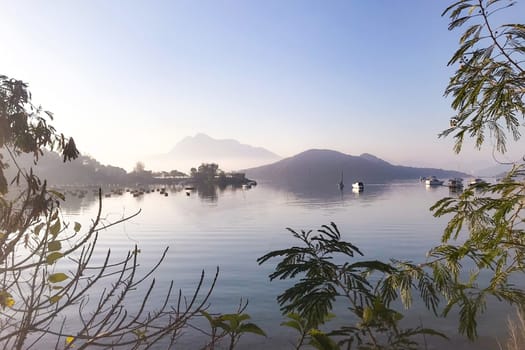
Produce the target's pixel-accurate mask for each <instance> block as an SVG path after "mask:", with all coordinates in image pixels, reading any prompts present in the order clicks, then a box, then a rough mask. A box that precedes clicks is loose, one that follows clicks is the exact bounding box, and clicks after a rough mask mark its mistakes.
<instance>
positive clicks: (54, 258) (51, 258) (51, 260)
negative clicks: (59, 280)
mask: <svg viewBox="0 0 525 350" xmlns="http://www.w3.org/2000/svg"><path fill="white" fill-rule="evenodd" d="M63 256H64V254H62V253H60V252H53V253H51V254H49V255H48V256H47V258H46V262H47V264H48V265H53V264H54V263H55V261H57V260H58V259H60V258H61V257H63ZM51 282H52V281H51ZM52 283H53V282H52Z"/></svg>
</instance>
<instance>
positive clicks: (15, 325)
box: [0, 76, 249, 349]
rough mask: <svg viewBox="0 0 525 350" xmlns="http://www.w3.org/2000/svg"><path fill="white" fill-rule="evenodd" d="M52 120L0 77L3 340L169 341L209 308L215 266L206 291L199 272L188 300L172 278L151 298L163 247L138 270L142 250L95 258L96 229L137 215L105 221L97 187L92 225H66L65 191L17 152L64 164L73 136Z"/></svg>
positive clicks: (19, 344)
mask: <svg viewBox="0 0 525 350" xmlns="http://www.w3.org/2000/svg"><path fill="white" fill-rule="evenodd" d="M48 119H49V120H51V119H52V115H51V113H49V112H43V110H42V109H41V108H40V107H35V106H33V105H32V104H31V99H30V93H29V91H28V90H27V85H26V84H25V83H23V82H21V81H18V80H14V79H9V78H7V77H5V76H0V347H2V348H4V349H25V348H30V347H34V346H35V345H37V344H38V345H37V346H39V347H45V348H49V347H52V346H53V345H54V347H55V348H57V349H59V348H60V349H62V348H64V347H65V348H66V349H69V348H73V347H74V348H76V349H84V348H87V347H97V348H112V349H113V348H118V347H120V348H125V349H130V348H134V349H139V348H150V347H152V346H154V345H155V344H158V343H159V342H162V344H163V346H164V347H166V348H170V347H172V346H173V345H174V343H175V341H176V340H177V339H178V337H179V336H180V332H181V330H182V329H183V328H184V327H186V326H187V325H188V322H189V321H190V320H191V319H192V318H194V317H196V316H198V315H200V312H201V311H202V310H205V309H206V308H207V301H208V298H209V296H210V294H211V292H212V290H213V287H214V285H215V281H216V279H217V276H218V269H217V272H216V274H215V278H214V279H213V280H212V282H211V286H210V287H209V288H208V290H203V289H204V288H203V283H204V272H203V273H202V274H201V277H200V280H199V282H198V284H197V286H196V288H195V290H194V293H193V295H191V296H190V297H189V298H184V297H183V296H182V294H181V293H180V292H179V294H178V296H177V295H173V294H174V293H173V283H171V284H170V285H169V287H168V288H167V290H166V291H165V292H164V293H163V296H162V295H161V299H159V300H157V302H155V303H154V304H153V300H152V299H153V297H152V296H153V295H154V294H153V293H154V287H155V279H154V278H153V274H154V273H155V271H156V269H157V268H158V266H159V265H160V263H161V262H162V261H163V260H164V257H165V255H166V252H167V248H166V250H164V252H163V253H162V254H161V255H160V258H159V261H158V262H157V264H155V265H154V266H153V267H151V268H150V269H149V270H142V271H143V272H142V275H139V269H138V266H139V265H138V261H137V256H138V252H139V249H138V247H135V248H134V249H133V250H132V251H129V252H128V254H127V255H126V256H125V257H124V258H120V259H115V258H114V257H113V256H112V254H111V251H108V252H107V254H106V255H105V257H104V259H103V260H102V261H101V262H97V263H95V262H93V261H92V258H93V256H94V252H95V248H96V244H97V238H98V233H99V231H100V230H103V229H106V228H108V227H111V226H112V225H115V224H118V223H120V222H122V221H125V220H128V219H130V218H132V217H133V216H135V215H138V212H137V213H136V214H134V215H132V216H131V217H128V218H124V219H122V220H120V221H117V222H114V223H108V224H106V225H105V226H102V225H101V223H100V218H101V212H102V194H101V192H100V191H99V210H98V213H97V216H96V217H95V218H94V219H93V221H92V223H91V226H90V227H87V228H82V226H81V225H80V224H79V223H74V224H73V225H71V226H70V225H69V224H68V223H66V222H64V220H63V218H62V215H61V211H60V202H61V201H63V200H64V196H63V195H62V194H61V193H59V192H56V191H51V190H48V188H47V184H46V181H42V180H40V179H39V178H38V177H37V176H35V175H34V174H33V172H32V170H31V169H29V170H24V169H22V168H21V167H19V165H18V162H17V158H18V156H20V155H21V154H31V155H32V156H33V159H34V162H35V163H36V162H37V161H38V160H39V157H40V156H42V155H43V154H44V149H46V148H53V147H56V148H58V149H59V150H61V151H62V154H63V160H64V161H66V160H70V159H73V158H75V157H77V156H78V151H77V149H76V146H75V143H74V141H73V139H72V138H69V139H66V138H65V137H64V136H63V135H61V134H58V133H56V131H55V129H54V128H53V127H52V126H51V125H49V124H48ZM4 156H6V157H7V160H6V159H4V158H3V157H4ZM9 165H10V166H14V167H15V168H16V169H17V172H16V175H15V177H14V179H13V181H12V182H11V184H16V185H18V186H16V187H11V186H9V185H8V181H7V179H6V177H5V174H4V172H3V170H5V169H6V168H7V167H8V166H9ZM8 192H9V193H8ZM94 290H98V291H99V292H100V293H99V295H92V294H91V293H92V292H93V291H94ZM137 295H139V296H140V300H141V302H140V303H138V304H137V303H136V300H137V299H138V298H137ZM132 299H133V300H135V302H133V303H132V302H130V300H132ZM71 315H78V316H76V317H74V319H75V322H69V319H68V317H71ZM245 331H246V330H245ZM248 331H249V330H248Z"/></svg>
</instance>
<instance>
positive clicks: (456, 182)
mask: <svg viewBox="0 0 525 350" xmlns="http://www.w3.org/2000/svg"><path fill="white" fill-rule="evenodd" d="M447 186H448V187H449V188H451V189H461V188H463V179H462V178H459V177H455V178H453V179H449V180H448V183H447Z"/></svg>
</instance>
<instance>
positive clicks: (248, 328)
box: [240, 323, 266, 337]
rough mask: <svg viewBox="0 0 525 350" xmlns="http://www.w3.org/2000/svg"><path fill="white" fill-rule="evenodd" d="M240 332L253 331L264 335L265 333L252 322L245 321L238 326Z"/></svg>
mask: <svg viewBox="0 0 525 350" xmlns="http://www.w3.org/2000/svg"><path fill="white" fill-rule="evenodd" d="M240 333H253V334H258V335H262V336H264V337H266V333H264V331H263V330H262V329H261V328H259V326H257V325H256V324H254V323H245V324H242V325H241V327H240Z"/></svg>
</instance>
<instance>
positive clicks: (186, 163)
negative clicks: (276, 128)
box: [146, 133, 281, 171]
mask: <svg viewBox="0 0 525 350" xmlns="http://www.w3.org/2000/svg"><path fill="white" fill-rule="evenodd" d="M280 159H281V157H279V156H278V155H277V154H275V153H272V152H270V151H268V150H267V149H264V148H262V147H254V146H250V145H246V144H242V143H240V142H239V141H236V140H232V139H225V140H218V139H214V138H212V137H210V136H208V135H206V134H202V133H199V134H196V135H195V136H189V137H186V138H184V139H183V140H181V141H180V142H178V143H177V144H176V145H175V147H173V148H172V149H171V151H169V152H168V153H167V154H161V155H155V156H152V157H150V159H147V160H146V165H147V167H148V168H152V169H155V170H164V169H166V168H167V167H168V168H174V169H175V168H176V169H180V170H183V171H188V170H189V169H190V168H191V167H198V166H199V165H200V164H202V163H217V164H219V167H220V168H221V169H223V170H235V169H240V168H247V167H254V166H258V165H262V164H269V163H272V162H275V161H277V160H280Z"/></svg>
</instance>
